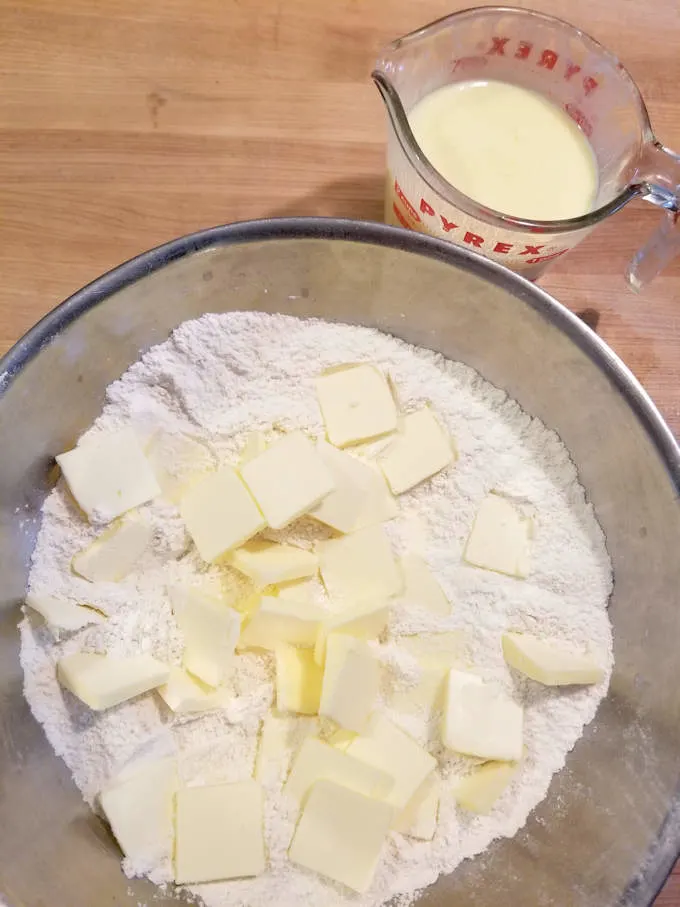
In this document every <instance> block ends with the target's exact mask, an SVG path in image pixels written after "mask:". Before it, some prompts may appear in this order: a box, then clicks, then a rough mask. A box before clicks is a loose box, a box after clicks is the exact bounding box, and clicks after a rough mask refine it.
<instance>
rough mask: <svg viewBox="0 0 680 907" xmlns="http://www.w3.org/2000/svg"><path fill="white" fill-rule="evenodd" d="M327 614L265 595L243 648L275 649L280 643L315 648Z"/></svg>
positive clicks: (245, 634) (244, 635)
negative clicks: (322, 622) (320, 628)
mask: <svg viewBox="0 0 680 907" xmlns="http://www.w3.org/2000/svg"><path fill="white" fill-rule="evenodd" d="M324 614H325V612H324V611H322V610H321V609H320V608H315V607H314V606H313V605H307V604H300V603H299V602H294V601H291V600H289V599H285V598H277V597H276V596H273V595H263V596H262V600H261V603H260V607H259V608H258V610H257V611H256V612H255V613H254V614H253V616H252V617H251V619H250V621H249V623H248V624H246V626H245V627H244V629H243V632H242V633H241V638H240V640H239V649H272V650H274V649H275V648H276V646H277V645H278V644H279V643H289V644H290V645H293V646H303V647H308V648H311V647H312V646H313V645H314V643H315V642H316V637H317V635H318V633H319V627H320V626H321V621H322V619H323V617H324Z"/></svg>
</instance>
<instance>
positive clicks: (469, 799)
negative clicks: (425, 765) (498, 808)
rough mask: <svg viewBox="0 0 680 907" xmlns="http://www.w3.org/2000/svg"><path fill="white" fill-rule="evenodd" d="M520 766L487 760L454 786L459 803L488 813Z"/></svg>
mask: <svg viewBox="0 0 680 907" xmlns="http://www.w3.org/2000/svg"><path fill="white" fill-rule="evenodd" d="M518 768H519V765H518V764H517V763H516V762H487V763H486V765H482V766H481V767H480V768H477V769H475V770H474V771H472V772H471V773H470V774H469V775H467V776H466V777H465V778H463V780H462V781H460V783H459V784H458V785H457V786H456V787H455V788H454V791H453V795H454V797H455V798H456V801H457V803H458V805H459V806H462V807H463V809H467V810H468V811H469V812H473V813H479V814H480V815H487V813H490V812H491V810H492V809H493V806H494V803H495V802H496V800H498V798H499V797H500V796H501V794H502V793H503V792H504V791H505V790H506V788H507V787H508V786H509V785H510V783H511V781H512V779H513V778H514V777H515V775H516V774H517V770H518Z"/></svg>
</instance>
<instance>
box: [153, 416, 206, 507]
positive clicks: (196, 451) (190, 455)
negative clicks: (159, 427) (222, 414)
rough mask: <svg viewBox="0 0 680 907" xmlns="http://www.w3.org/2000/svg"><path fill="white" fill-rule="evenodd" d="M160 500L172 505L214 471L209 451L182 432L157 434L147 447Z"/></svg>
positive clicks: (161, 432) (159, 432)
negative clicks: (202, 477)
mask: <svg viewBox="0 0 680 907" xmlns="http://www.w3.org/2000/svg"><path fill="white" fill-rule="evenodd" d="M146 456H147V458H148V460H149V463H150V464H151V467H152V469H153V471H154V474H155V476H156V479H157V481H158V484H159V485H160V488H161V492H162V494H163V497H164V498H166V499H167V500H168V501H171V502H172V503H173V504H177V503H179V501H180V500H181V498H182V495H183V494H184V493H185V491H187V489H188V488H189V486H190V485H192V484H193V483H194V482H195V481H196V480H197V479H198V478H199V477H200V476H202V475H203V474H205V473H207V472H212V471H213V470H214V469H215V465H216V464H215V458H214V456H213V455H212V453H211V452H210V450H209V449H208V448H207V447H206V446H205V444H202V443H201V442H200V441H197V440H196V439H195V438H192V437H191V436H190V435H185V434H182V433H181V432H166V431H157V432H156V433H155V434H154V435H153V437H152V438H151V441H150V442H149V445H148V446H147V448H146Z"/></svg>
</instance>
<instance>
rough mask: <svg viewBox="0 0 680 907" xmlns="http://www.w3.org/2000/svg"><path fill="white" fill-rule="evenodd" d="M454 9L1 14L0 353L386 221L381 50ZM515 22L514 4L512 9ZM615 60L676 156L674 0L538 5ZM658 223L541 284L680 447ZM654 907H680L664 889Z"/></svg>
mask: <svg viewBox="0 0 680 907" xmlns="http://www.w3.org/2000/svg"><path fill="white" fill-rule="evenodd" d="M466 5H468V4H467V3H465V2H463V3H457V2H456V0H363V2H361V0H335V2H333V3H324V2H320V0H59V2H56V0H0V73H1V75H0V212H1V213H0V274H1V276H2V280H1V281H0V352H4V351H6V350H7V349H8V348H9V347H10V346H11V344H12V343H14V341H16V340H17V339H18V338H19V337H20V336H21V334H23V333H24V331H26V330H27V329H28V328H29V327H31V325H32V324H34V323H35V321H36V320H37V319H38V318H40V317H41V316H42V315H43V314H45V313H46V312H47V311H48V310H50V309H51V308H53V307H54V306H55V305H56V304H57V303H59V302H60V301H61V300H62V299H63V298H64V297H66V296H68V295H69V294H70V293H72V292H73V291H75V290H76V289H78V288H79V287H81V286H82V285H83V284H85V283H87V282H88V281H90V280H92V279H93V278H95V277H97V276H98V275H100V274H101V273H102V272H104V271H106V270H108V269H109V268H112V267H114V266H115V265H116V264H118V263H120V262H121V261H123V260H125V259H127V258H130V257H131V256H134V255H135V254H137V253H138V252H141V251H142V250H144V249H148V248H150V247H152V246H155V245H157V244H159V243H162V242H164V241H166V240H168V239H171V238H173V237H176V236H179V235H180V234H182V233H187V232H189V231H192V230H197V229H199V228H202V227H207V226H211V225H214V224H218V223H225V222H228V221H235V220H241V219H245V218H254V217H263V216H273V215H293V214H327V215H339V216H347V217H360V218H369V219H374V220H379V219H380V218H381V211H382V187H383V180H384V143H385V134H386V125H385V118H384V115H383V109H382V104H381V101H380V100H379V97H378V94H377V92H376V91H375V89H374V88H373V86H372V84H371V81H370V79H369V75H368V74H369V72H370V69H371V65H372V61H373V59H374V58H375V56H376V53H377V51H378V49H379V48H380V47H381V46H382V45H383V44H385V43H386V42H388V41H389V40H391V39H393V38H395V37H397V36H398V35H401V34H403V33H405V32H407V31H411V30H412V29H414V28H416V27H419V26H421V25H424V24H425V23H427V22H429V21H431V20H432V19H435V18H438V17H440V16H442V15H445V14H447V13H449V12H451V11H453V10H454V9H455V8H463V7H464V6H466ZM519 5H522V4H519ZM531 6H533V7H535V8H539V9H542V10H543V11H544V12H549V13H552V14H554V15H557V16H562V17H563V18H565V19H567V20H569V21H571V22H573V23H575V24H577V25H579V26H580V27H581V28H583V29H585V30H586V31H588V32H589V33H590V34H592V35H593V36H594V37H596V38H598V39H599V40H600V41H601V42H602V43H603V44H605V45H606V46H607V47H608V48H609V49H610V50H612V51H614V52H615V53H617V54H618V55H619V56H620V58H621V59H622V60H623V61H624V63H625V65H626V66H627V68H628V69H629V71H630V72H631V74H632V76H633V78H634V79H635V80H636V81H637V83H638V85H639V86H640V89H641V90H642V93H643V95H644V97H645V99H646V102H647V105H648V108H649V111H650V115H651V118H652V123H653V125H654V128H655V130H656V132H657V135H658V136H659V137H660V138H661V140H662V141H663V142H664V143H665V144H666V145H669V146H670V147H675V148H676V149H678V150H679V151H680V91H679V88H678V86H680V53H679V52H678V48H679V47H680V7H679V6H678V0H655V2H654V4H652V5H650V4H649V3H648V2H645V0H552V2H551V0H533V2H532V3H531ZM660 216H661V215H660V214H659V212H658V211H657V210H655V209H653V208H651V207H650V206H648V205H645V204H644V203H633V204H631V205H629V206H628V207H627V208H626V209H624V210H623V211H622V212H620V213H619V214H617V215H616V216H614V217H613V218H610V220H609V221H608V222H606V223H605V224H603V225H601V226H600V227H599V229H597V230H596V231H595V232H594V233H593V234H592V235H591V236H590V237H589V238H588V239H587V240H586V241H585V242H584V243H583V244H582V245H581V246H580V247H579V248H578V249H577V250H576V251H575V252H573V253H572V254H571V255H569V256H567V257H565V258H563V259H560V260H559V262H557V263H556V265H555V266H554V269H553V270H552V271H550V272H549V273H548V274H547V275H546V276H545V277H544V278H543V279H542V280H541V283H542V285H543V286H545V287H546V288H547V289H548V290H549V291H551V292H552V293H554V294H555V295H556V296H557V297H558V298H559V299H560V300H561V301H562V302H564V303H565V304H566V305H568V306H570V307H571V308H572V309H573V310H574V311H576V312H580V313H583V312H585V313H587V314H586V317H588V318H589V319H590V322H591V324H596V326H597V330H598V333H599V334H600V335H601V336H602V337H603V338H604V339H605V340H606V341H607V342H608V343H609V344H610V345H611V346H612V347H613V348H614V350H616V352H617V353H619V355H620V356H621V357H622V358H623V359H624V360H625V362H626V363H627V364H628V365H629V366H630V368H631V369H632V370H633V372H634V373H635V374H636V375H637V376H638V378H639V379H640V380H641V381H642V383H643V384H644V385H645V387H646V388H647V389H648V391H649V392H650V394H651V395H652V397H653V399H654V400H655V401H656V403H657V405H658V406H659V408H660V409H661V411H662V412H663V414H664V415H665V417H666V419H667V420H668V422H669V424H670V425H671V427H672V428H673V430H674V431H675V432H676V433H677V432H678V431H680V261H676V262H675V263H674V264H673V265H672V266H671V268H670V269H669V270H668V271H667V272H666V273H665V274H664V275H663V276H662V277H661V278H659V279H658V280H657V281H656V282H655V283H654V284H653V285H652V286H651V287H650V288H649V289H648V290H646V291H645V293H644V295H642V296H635V295H634V294H633V293H631V292H630V291H629V290H628V289H627V287H626V284H625V283H624V279H623V276H622V274H623V269H624V266H625V264H626V261H627V260H628V259H629V258H630V257H631V256H632V254H633V253H634V251H635V250H636V248H637V247H638V246H639V245H640V244H641V243H642V241H643V240H644V239H645V237H646V236H647V235H648V234H649V233H650V232H651V231H652V230H653V229H654V228H655V226H656V225H657V223H658V221H659V218H660ZM657 907H680V876H679V875H674V876H673V877H672V878H671V880H670V881H669V883H668V885H667V887H666V889H665V890H664V892H663V893H662V894H661V895H660V896H659V899H658V901H657Z"/></svg>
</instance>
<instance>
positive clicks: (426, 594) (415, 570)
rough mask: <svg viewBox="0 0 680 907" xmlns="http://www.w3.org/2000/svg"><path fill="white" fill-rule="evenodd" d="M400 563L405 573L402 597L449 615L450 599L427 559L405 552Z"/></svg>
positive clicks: (443, 615) (419, 606) (418, 606)
mask: <svg viewBox="0 0 680 907" xmlns="http://www.w3.org/2000/svg"><path fill="white" fill-rule="evenodd" d="M400 563H401V569H402V572H403V574H404V590H403V592H402V593H401V595H400V598H401V599H402V600H403V601H404V603H405V604H407V605H408V606H409V607H416V608H424V609H425V610H426V611H430V612H431V613H432V614H438V615H440V616H441V617H446V616H447V615H449V614H450V613H451V605H450V603H449V600H448V599H447V597H446V596H445V595H444V592H443V590H442V587H441V586H440V585H439V583H438V582H437V579H436V577H435V575H434V574H433V573H432V571H431V570H430V568H429V567H428V566H427V564H426V563H425V561H424V560H423V559H422V558H421V557H418V556H417V555H416V554H405V555H403V557H402V558H401V561H400Z"/></svg>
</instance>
